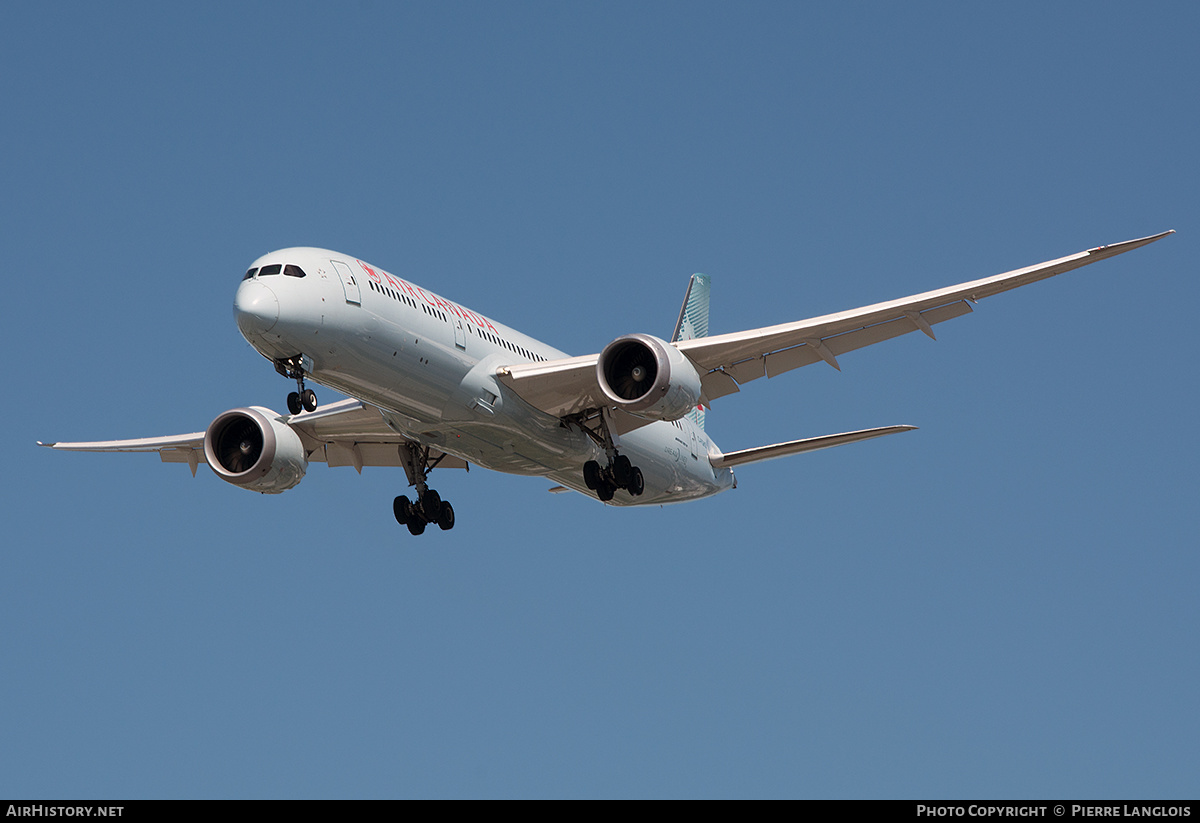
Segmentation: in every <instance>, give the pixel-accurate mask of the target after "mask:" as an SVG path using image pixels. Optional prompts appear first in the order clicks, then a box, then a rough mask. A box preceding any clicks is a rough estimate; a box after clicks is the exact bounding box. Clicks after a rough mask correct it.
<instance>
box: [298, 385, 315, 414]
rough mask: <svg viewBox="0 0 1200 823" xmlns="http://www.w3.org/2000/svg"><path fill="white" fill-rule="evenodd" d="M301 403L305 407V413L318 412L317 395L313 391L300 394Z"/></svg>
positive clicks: (306, 390)
mask: <svg viewBox="0 0 1200 823" xmlns="http://www.w3.org/2000/svg"><path fill="white" fill-rule="evenodd" d="M300 403H301V405H303V406H304V410H305V411H310V412H311V411H316V410H317V393H316V392H315V391H313V390H312V389H305V390H304V391H302V392H301V393H300Z"/></svg>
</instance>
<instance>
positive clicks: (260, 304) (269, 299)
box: [233, 280, 279, 338]
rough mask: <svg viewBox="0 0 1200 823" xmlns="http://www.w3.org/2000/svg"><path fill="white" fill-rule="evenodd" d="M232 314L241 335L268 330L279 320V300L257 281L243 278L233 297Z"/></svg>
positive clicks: (246, 335)
mask: <svg viewBox="0 0 1200 823" xmlns="http://www.w3.org/2000/svg"><path fill="white" fill-rule="evenodd" d="M233 316H234V318H235V319H236V320H237V324H238V328H239V329H241V331H242V336H243V337H246V338H249V336H250V335H252V334H261V333H262V332H265V331H270V330H271V328H272V327H273V326H274V325H275V323H276V321H278V320H279V300H278V299H277V298H276V297H275V292H273V291H271V290H270V289H269V288H268V287H267V286H265V285H263V284H262V283H260V282H259V281H257V280H243V281H242V284H241V285H240V286H238V290H237V296H235V297H234V298H233Z"/></svg>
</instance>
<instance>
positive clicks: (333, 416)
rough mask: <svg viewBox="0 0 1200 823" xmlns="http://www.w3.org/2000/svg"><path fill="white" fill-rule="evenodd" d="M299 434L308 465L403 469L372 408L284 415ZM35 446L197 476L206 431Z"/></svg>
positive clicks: (434, 460)
mask: <svg viewBox="0 0 1200 823" xmlns="http://www.w3.org/2000/svg"><path fill="white" fill-rule="evenodd" d="M282 418H283V419H285V420H286V422H287V423H288V425H289V426H290V427H291V428H292V429H293V430H294V431H295V432H296V433H297V434H298V435H300V440H301V442H303V443H304V447H305V449H306V451H307V452H308V460H309V462H311V463H328V464H329V465H330V466H354V468H355V469H357V470H359V471H362V467H363V466H403V465H404V462H403V460H401V458H400V446H401V445H402V444H404V443H405V441H406V440H407V439H408V438H406V437H405V436H404V435H402V434H399V433H397V432H395V431H393V430H392V429H391V428H390V427H389V426H388V425H387V423H386V422H385V421H384V419H383V415H382V414H381V413H380V411H379V410H378V409H376V408H375V407H374V406H368V405H366V404H364V403H362V402H360V401H358V400H342V401H339V402H337V403H330V404H329V405H327V406H323V407H321V408H320V409H318V410H317V411H315V412H310V413H306V414H297V415H283V416H282ZM38 445H39V446H46V447H48V448H52V449H56V450H59V451H83V452H158V455H159V458H160V459H161V460H162V462H164V463H187V464H188V465H189V466H190V467H191V470H192V475H193V476H195V474H196V467H197V466H198V465H199V464H200V463H207V462H208V461H207V459H205V456H204V432H192V433H191V434H176V435H170V436H167V437H142V438H138V439H135V440H97V441H92V442H79V443H43V442H41V441H38ZM429 462H430V463H431V464H434V465H436V466H437V467H439V468H447V469H465V468H467V462H466V461H465V460H463V459H461V458H459V457H455V456H454V455H451V454H446V453H444V452H442V451H440V450H438V449H436V448H430V450H429Z"/></svg>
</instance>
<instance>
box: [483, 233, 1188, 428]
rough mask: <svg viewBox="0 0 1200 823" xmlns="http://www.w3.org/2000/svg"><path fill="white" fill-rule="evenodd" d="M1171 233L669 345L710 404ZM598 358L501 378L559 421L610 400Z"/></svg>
mask: <svg viewBox="0 0 1200 823" xmlns="http://www.w3.org/2000/svg"><path fill="white" fill-rule="evenodd" d="M1173 233H1174V231H1173V230H1171V231H1165V232H1162V233H1160V234H1155V235H1151V236H1150V237H1142V238H1140V239H1137V240H1129V241H1126V242H1124V243H1114V244H1112V245H1108V246H1098V247H1096V248H1094V249H1087V250H1086V251H1081V252H1079V253H1078V254H1072V255H1068V256H1067V257H1060V258H1058V259H1057V260H1049V261H1047V262H1045V263H1039V264H1037V265H1035V266H1027V267H1025V268H1023V269H1016V270H1014V271H1010V272H1005V273H1004V274H997V275H994V276H992V277H985V278H983V279H981V280H972V281H970V282H967V283H960V284H959V285H957V286H950V287H948V288H944V289H937V290H935V291H928V292H924V293H922V294H914V295H912V296H910V297H903V298H901V299H899V300H890V301H888V302H886V303H876V304H875V305H872V306H864V307H862V308H859V309H852V310H851V311H845V312H839V313H837V314H827V315H823V316H821V317H813V318H810V319H808V320H800V321H797V322H794V323H783V324H781V325H778V326H767V327H765V328H761V329H751V330H750V331H743V332H735V333H733V334H720V335H716V336H714V337H699V338H694V339H691V340H680V341H678V342H676V343H674V344H672V345H674V346H676V347H677V348H678V349H679V350H680V351H681V352H683V353H684V354H685V355H687V357H688V359H689V360H691V361H692V363H693V364H694V365H695V366H696V368H697V371H699V373H700V377H701V384H702V386H703V389H704V394H703V397H702V400H703V401H704V402H705V403H707V402H709V401H712V400H715V399H716V398H718V397H723V396H725V395H727V394H732V393H734V392H736V391H738V387H739V386H740V385H741V384H742V383H746V382H748V381H750V380H756V379H758V378H759V377H763V376H766V377H774V376H775V375H777V374H782V373H783V372H786V371H791V370H792V369H796V368H799V367H801V366H807V365H809V364H810V363H818V362H820V361H824V362H826V363H828V364H829V365H831V366H833V367H834V368H835V369H838V370H840V369H841V366H840V364H839V363H838V360H837V357H838V355H841V354H845V353H846V352H849V351H853V350H855V349H861V348H863V347H864V346H869V345H872V344H873V343H881V342H883V341H884V340H890V339H891V338H893V337H898V336H900V335H902V334H908V333H909V332H914V331H921V332H924V333H925V334H927V335H928V336H929V337H933V336H934V335H933V329H932V327H933V326H934V325H935V324H937V323H941V322H943V321H945V320H950V319H951V318H954V317H959V316H961V315H964V314H968V313H970V312H971V304H972V303H974V302H976V301H978V300H980V299H981V298H984V297H991V296H992V295H993V294H999V293H1000V292H1004V291H1008V290H1009V289H1015V288H1017V287H1019V286H1025V285H1028V284H1029V283H1036V282H1037V281H1039V280H1045V279H1046V278H1048V277H1053V276H1054V275H1056V274H1062V273H1063V272H1067V271H1070V270H1072V269H1077V268H1079V267H1080V266H1086V265H1089V264H1091V263H1095V262H1097V261H1098V260H1103V259H1105V258H1107V257H1114V256H1115V255H1118V254H1122V253H1124V252H1127V251H1131V250H1133V249H1136V248H1139V247H1141V246H1145V245H1147V244H1149V243H1153V242H1154V241H1155V240H1160V239H1162V238H1163V237H1166V236H1167V235H1168V234H1173ZM598 359H599V354H593V355H587V356H585V357H571V358H564V359H562V360H551V361H547V362H544V363H532V364H528V365H519V366H506V367H504V368H502V369H500V370H499V372H498V376H499V377H500V379H501V380H503V381H504V382H505V383H506V384H508V385H509V386H510V387H511V388H512V389H513V390H514V391H516V392H517V394H519V395H520V396H521V397H522V398H524V399H525V400H526V401H527V402H528V403H530V404H532V405H534V406H536V407H538V408H540V409H542V410H543V411H546V412H549V413H551V414H555V415H557V416H560V417H561V416H563V415H565V414H572V413H575V412H581V411H584V410H587V409H594V408H599V407H602V406H604V405H606V403H607V401H606V399H605V397H604V394H603V392H602V391H601V389H600V386H599V384H598V382H597V379H596V361H597V360H598Z"/></svg>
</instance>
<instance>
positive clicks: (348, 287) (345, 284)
mask: <svg viewBox="0 0 1200 823" xmlns="http://www.w3.org/2000/svg"><path fill="white" fill-rule="evenodd" d="M329 262H331V263H333V268H334V269H335V270H336V271H337V273H338V279H339V280H341V281H342V290H343V291H344V292H345V293H346V302H347V303H353V304H354V305H356V306H361V305H362V292H361V291H359V288H358V280H357V278H355V276H354V272H353V271H351V270H350V267H349V266H347V265H346V264H345V263H343V262H341V261H340V260H330V261H329Z"/></svg>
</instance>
